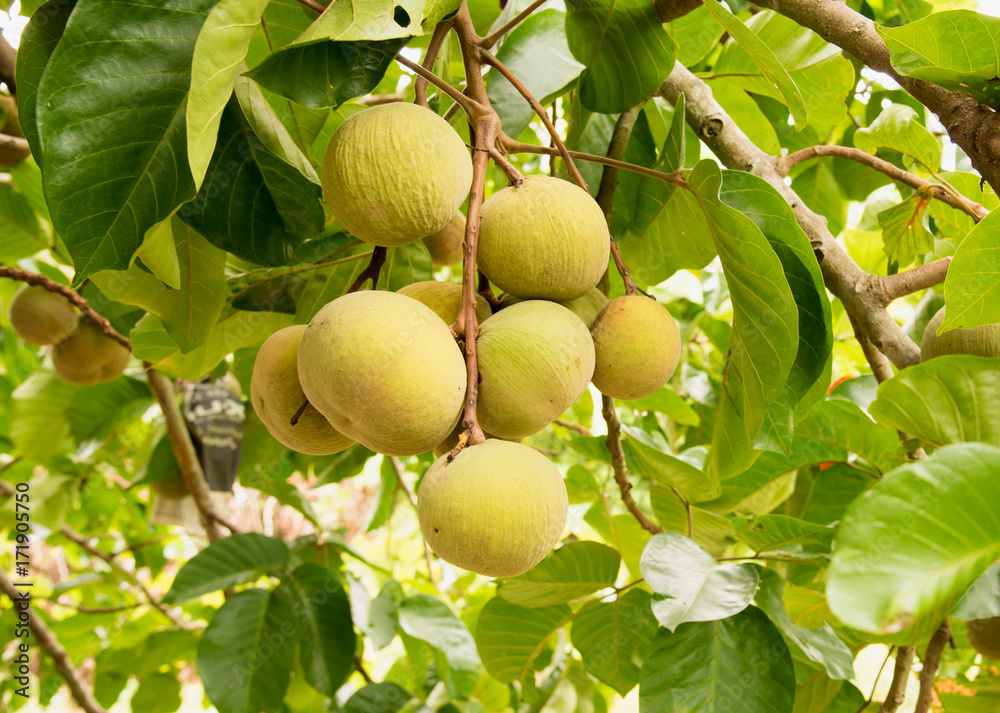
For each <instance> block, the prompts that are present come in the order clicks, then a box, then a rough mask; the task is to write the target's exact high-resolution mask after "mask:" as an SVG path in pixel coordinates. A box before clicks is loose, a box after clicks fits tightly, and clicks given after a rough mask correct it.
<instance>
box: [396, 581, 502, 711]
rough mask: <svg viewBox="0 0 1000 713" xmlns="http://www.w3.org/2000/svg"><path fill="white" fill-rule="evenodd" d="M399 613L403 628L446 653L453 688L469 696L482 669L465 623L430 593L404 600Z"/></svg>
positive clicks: (462, 694)
mask: <svg viewBox="0 0 1000 713" xmlns="http://www.w3.org/2000/svg"><path fill="white" fill-rule="evenodd" d="M397 616H398V617H399V628H400V629H402V630H403V631H404V632H406V633H407V634H408V635H410V636H412V637H413V638H415V639H420V640H421V641H424V642H426V643H428V644H430V645H431V646H433V647H434V648H435V649H438V650H439V651H441V652H442V653H443V654H444V656H445V658H446V659H447V660H448V668H449V669H450V679H451V683H452V686H453V688H454V689H455V691H457V693H458V695H460V696H462V697H468V696H469V695H470V694H471V693H472V691H473V690H474V689H475V687H476V681H478V680H479V672H480V670H481V669H480V660H479V654H478V653H477V652H476V642H475V641H473V639H472V635H471V634H470V633H469V630H468V629H467V628H466V626H465V624H463V623H462V621H461V620H460V619H459V618H458V617H457V616H455V615H454V614H453V613H452V611H451V609H449V608H448V606H447V605H446V604H445V603H444V602H442V601H440V600H438V599H434V598H433V597H430V596H427V595H426V594H418V595H416V596H413V597H408V598H406V599H404V600H403V602H402V603H401V604H400V605H399V610H398V612H397ZM481 622H482V620H481V619H480V623H481Z"/></svg>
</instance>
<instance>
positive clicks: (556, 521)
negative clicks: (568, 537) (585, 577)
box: [417, 440, 569, 577]
mask: <svg viewBox="0 0 1000 713" xmlns="http://www.w3.org/2000/svg"><path fill="white" fill-rule="evenodd" d="M568 506H569V501H568V498H567V495H566V486H565V485H564V484H563V480H562V476H560V475H559V471H558V470H557V469H556V467H555V466H554V465H552V463H550V462H549V460H548V459H547V458H546V457H545V456H543V455H542V454H541V453H539V452H538V451H536V450H535V449H534V448H531V447H530V446H525V445H522V444H520V443H508V442H506V441H497V440H488V441H486V442H485V443H481V444H479V445H475V446H467V447H466V448H465V449H463V450H462V452H461V453H459V454H458V456H456V457H455V459H454V460H453V461H452V462H450V463H449V462H448V456H446V455H445V456H442V457H440V458H438V459H437V460H436V461H434V464H433V465H432V466H431V467H430V468H429V469H428V470H427V473H426V474H425V475H424V478H423V480H422V481H421V482H420V490H419V492H418V493H417V515H418V517H419V519H420V530H421V532H423V534H424V538H425V539H426V540H427V544H428V545H430V548H431V549H432V550H433V551H434V553H435V554H436V555H437V556H438V557H440V558H441V559H443V560H445V561H446V562H450V563H451V564H453V565H455V566H456V567H461V568H462V569H467V570H469V571H470V572H476V573H478V574H482V575H485V576H487V577H514V576H516V575H519V574H522V573H524V572H527V571H528V570H529V569H531V568H532V567H534V566H535V565H536V564H538V563H539V562H540V561H541V560H542V559H543V558H544V557H545V555H547V554H548V553H549V552H550V551H551V550H552V548H553V547H554V546H555V544H556V543H557V542H558V541H559V536H560V535H561V534H562V531H563V529H564V528H565V526H566V512H567V508H568Z"/></svg>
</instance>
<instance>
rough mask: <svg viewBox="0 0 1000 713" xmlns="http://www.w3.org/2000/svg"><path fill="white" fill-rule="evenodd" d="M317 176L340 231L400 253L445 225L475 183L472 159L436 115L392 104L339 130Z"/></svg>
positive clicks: (373, 109)
mask: <svg viewBox="0 0 1000 713" xmlns="http://www.w3.org/2000/svg"><path fill="white" fill-rule="evenodd" d="M321 174H322V175H321V178H322V183H323V195H324V196H325V197H326V200H327V201H328V202H329V204H330V208H331V209H332V210H333V214H334V216H336V218H337V220H339V221H340V224H341V225H343V226H344V228H345V229H347V230H348V231H350V232H351V233H352V234H354V235H355V236H356V237H358V238H359V239H360V240H363V241H364V242H366V243H371V244H372V245H381V246H383V247H398V246H400V245H409V244H410V243H414V242H416V241H417V240H420V239H421V238H426V237H428V236H430V235H433V234H434V233H436V232H438V231H439V230H441V229H443V228H444V227H445V226H446V225H447V224H448V222H449V221H450V220H451V219H452V217H453V216H454V215H455V212H456V211H457V210H458V208H459V206H460V205H462V202H463V201H464V200H465V197H466V195H468V193H469V188H470V186H471V185H472V159H471V158H469V151H468V149H467V148H466V147H465V142H464V141H462V138H461V137H460V136H459V135H458V134H457V133H455V130H454V129H452V128H451V126H449V125H448V122H446V121H445V120H444V119H442V118H441V117H440V116H438V115H437V114H435V113H434V112H433V111H431V110H430V109H427V108H425V107H422V106H417V105H416V104H408V103H405V102H394V103H391V104H383V105H381V106H374V107H371V108H370V109H365V110H363V111H360V112H358V113H357V114H354V115H353V116H351V117H350V118H348V119H347V120H346V121H345V122H344V123H343V124H341V125H340V126H339V127H338V128H337V130H336V131H335V132H334V134H333V137H332V138H331V139H330V144H329V146H327V149H326V154H325V155H324V156H323V166H322V171H321Z"/></svg>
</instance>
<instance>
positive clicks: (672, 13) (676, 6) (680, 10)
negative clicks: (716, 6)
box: [654, 0, 701, 22]
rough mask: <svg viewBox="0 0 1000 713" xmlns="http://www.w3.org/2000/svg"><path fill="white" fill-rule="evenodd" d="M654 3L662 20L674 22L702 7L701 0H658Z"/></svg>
mask: <svg viewBox="0 0 1000 713" xmlns="http://www.w3.org/2000/svg"><path fill="white" fill-rule="evenodd" d="M654 4H655V5H656V11H657V12H658V13H659V14H660V20H661V21H662V22H673V21H674V20H676V19H677V18H679V17H684V16H685V15H687V14H688V13H689V12H692V11H693V10H697V9H698V8H699V7H701V0H656V2H655V3H654Z"/></svg>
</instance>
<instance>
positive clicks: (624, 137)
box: [594, 104, 642, 220]
mask: <svg viewBox="0 0 1000 713" xmlns="http://www.w3.org/2000/svg"><path fill="white" fill-rule="evenodd" d="M640 111H642V104H639V105H638V106H634V107H632V108H631V109H629V110H628V111H626V112H623V113H622V115H621V116H619V117H618V120H617V121H616V122H615V128H614V130H613V131H612V132H611V141H610V142H609V143H608V153H607V158H609V159H611V160H612V161H621V160H622V157H623V156H624V155H625V147H627V146H628V140H629V139H630V138H631V137H632V127H633V126H635V122H636V119H638V118H639V112H640ZM620 169H621V166H613V165H606V166H605V167H604V170H603V171H602V172H601V183H600V185H599V186H598V188H597V196H596V197H595V199H594V200H596V201H597V205H599V206H601V210H603V211H604V218H605V219H606V220H610V219H611V205H612V202H613V201H614V195H615V189H616V188H618V173H619V170H620Z"/></svg>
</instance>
